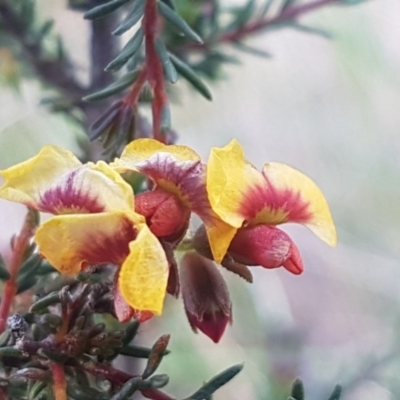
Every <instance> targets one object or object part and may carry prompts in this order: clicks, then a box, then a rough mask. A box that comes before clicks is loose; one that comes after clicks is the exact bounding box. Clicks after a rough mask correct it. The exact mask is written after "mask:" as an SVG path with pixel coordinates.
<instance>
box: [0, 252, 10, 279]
mask: <svg viewBox="0 0 400 400" xmlns="http://www.w3.org/2000/svg"><path fill="white" fill-rule="evenodd" d="M10 278H11V275H10V273H9V272H8V269H7V267H6V264H5V262H4V259H3V257H2V256H1V254H0V279H1V280H2V281H8V280H9V279H10Z"/></svg>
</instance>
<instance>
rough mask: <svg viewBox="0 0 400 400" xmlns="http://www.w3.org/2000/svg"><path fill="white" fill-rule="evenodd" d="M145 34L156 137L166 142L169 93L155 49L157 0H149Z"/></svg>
mask: <svg viewBox="0 0 400 400" xmlns="http://www.w3.org/2000/svg"><path fill="white" fill-rule="evenodd" d="M143 30H144V36H145V50H146V68H147V73H148V80H149V83H150V85H151V87H152V89H153V91H154V100H153V103H152V105H151V107H152V113H153V136H154V139H157V140H159V141H160V142H163V143H165V136H164V135H163V134H162V133H161V116H162V111H163V108H164V106H165V105H166V103H167V94H166V91H165V84H164V73H163V66H162V63H161V60H160V58H159V57H158V55H157V52H156V49H155V41H156V38H157V32H158V12H157V0H147V2H146V8H145V11H144V17H143Z"/></svg>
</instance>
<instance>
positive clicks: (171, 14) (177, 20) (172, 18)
mask: <svg viewBox="0 0 400 400" xmlns="http://www.w3.org/2000/svg"><path fill="white" fill-rule="evenodd" d="M158 10H159V11H160V13H161V14H162V15H163V17H164V18H165V19H166V20H167V21H169V22H170V23H171V24H173V25H175V26H176V27H177V28H178V29H179V30H180V31H181V32H182V33H184V34H185V35H186V36H187V37H188V38H190V39H192V40H193V41H195V42H197V43H200V44H202V43H203V40H202V38H201V37H200V36H199V34H198V33H196V32H195V31H194V30H193V29H192V28H191V27H190V26H189V25H188V24H187V22H186V21H185V20H184V19H182V18H181V17H180V16H179V15H178V14H177V13H176V12H175V11H174V10H172V9H171V8H170V7H168V6H167V5H166V4H164V3H163V2H161V1H159V2H158Z"/></svg>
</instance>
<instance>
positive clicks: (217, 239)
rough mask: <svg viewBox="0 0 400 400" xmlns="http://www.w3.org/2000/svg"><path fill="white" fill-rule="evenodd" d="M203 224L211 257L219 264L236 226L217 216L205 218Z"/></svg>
mask: <svg viewBox="0 0 400 400" xmlns="http://www.w3.org/2000/svg"><path fill="white" fill-rule="evenodd" d="M204 225H205V227H206V232H207V237H208V242H209V244H210V248H211V252H212V255H213V258H214V260H215V262H216V263H218V264H221V262H222V260H223V258H224V257H225V254H226V253H227V251H228V248H229V245H230V244H231V242H232V239H233V238H234V236H235V234H236V232H237V228H234V227H232V226H231V225H228V224H226V223H225V222H223V221H222V220H219V219H218V218H210V219H206V220H205V221H204Z"/></svg>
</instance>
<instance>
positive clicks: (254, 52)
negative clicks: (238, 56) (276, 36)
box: [232, 42, 272, 58]
mask: <svg viewBox="0 0 400 400" xmlns="http://www.w3.org/2000/svg"><path fill="white" fill-rule="evenodd" d="M232 45H233V46H234V47H236V48H237V49H238V50H241V51H243V52H245V53H248V54H251V55H253V56H258V57H264V58H271V57H272V56H271V54H270V53H268V52H266V51H264V50H260V49H256V48H255V47H252V46H249V45H248V44H245V43H242V42H232Z"/></svg>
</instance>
